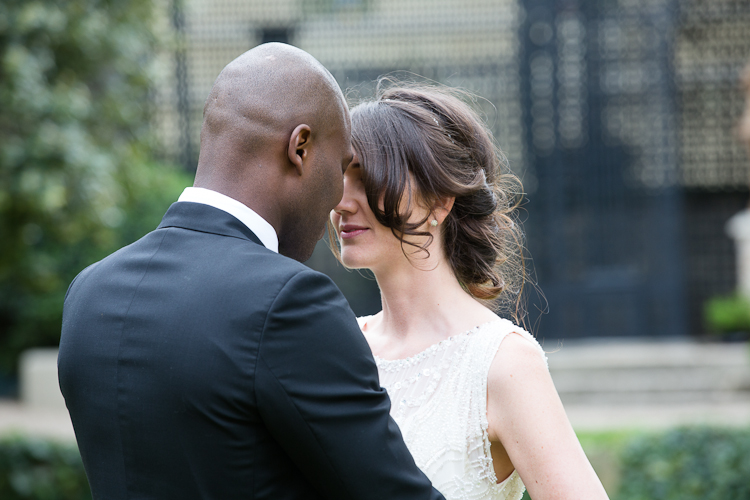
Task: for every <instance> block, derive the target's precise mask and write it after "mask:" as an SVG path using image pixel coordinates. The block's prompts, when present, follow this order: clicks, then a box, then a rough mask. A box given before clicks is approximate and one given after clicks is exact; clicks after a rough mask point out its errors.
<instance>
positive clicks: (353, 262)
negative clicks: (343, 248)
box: [341, 252, 369, 269]
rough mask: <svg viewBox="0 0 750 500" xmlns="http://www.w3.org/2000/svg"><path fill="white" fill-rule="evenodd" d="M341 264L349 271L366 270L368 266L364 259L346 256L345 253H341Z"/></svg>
mask: <svg viewBox="0 0 750 500" xmlns="http://www.w3.org/2000/svg"><path fill="white" fill-rule="evenodd" d="M341 262H343V263H344V266H346V267H348V268H349V269H368V268H369V266H368V265H367V263H366V262H365V261H364V259H362V258H359V257H357V256H354V255H351V254H350V255H347V254H346V253H345V252H342V253H341Z"/></svg>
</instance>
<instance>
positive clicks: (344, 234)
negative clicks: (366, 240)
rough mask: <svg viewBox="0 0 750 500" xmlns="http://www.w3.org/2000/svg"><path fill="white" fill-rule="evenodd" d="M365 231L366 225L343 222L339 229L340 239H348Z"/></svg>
mask: <svg viewBox="0 0 750 500" xmlns="http://www.w3.org/2000/svg"><path fill="white" fill-rule="evenodd" d="M365 231H367V228H366V227H362V226H354V225H349V224H344V225H342V226H341V231H340V232H339V234H340V235H341V239H342V240H348V239H351V238H354V237H356V236H359V235H360V234H362V233H364V232H365Z"/></svg>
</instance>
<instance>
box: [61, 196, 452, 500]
mask: <svg viewBox="0 0 750 500" xmlns="http://www.w3.org/2000/svg"><path fill="white" fill-rule="evenodd" d="M58 367H59V378H60V388H61V389H62V392H63V395H64V396H65V401H66V404H67V406H68V410H69V411H70V415H71V418H72V421H73V426H74V428H75V432H76V438H77V441H78V445H79V448H80V451H81V455H82V456H83V462H84V465H85V468H86V473H87V475H88V478H89V482H90V484H91V489H92V492H93V495H94V498H96V499H102V500H119V499H175V500H188V499H215V500H226V499H235V498H236V499H274V500H279V499H303V498H304V499H315V498H332V499H400V498H410V499H411V498H414V499H417V498H421V499H437V498H442V497H441V496H440V495H439V493H437V492H436V491H435V490H434V489H432V487H431V486H430V483H429V481H428V480H427V478H426V477H425V476H424V474H423V473H422V472H421V471H419V469H418V468H417V467H416V466H415V464H414V461H413V459H412V457H411V455H410V454H409V452H408V451H407V449H406V446H405V445H404V443H403V440H402V438H401V435H400V433H399V430H398V428H397V426H396V424H395V423H394V422H393V420H392V419H391V418H390V417H389V415H388V412H389V408H390V401H389V399H388V396H387V394H386V393H385V391H384V390H383V389H382V388H381V387H380V384H379V382H378V376H377V369H376V366H375V362H374V360H373V357H372V354H371V352H370V350H369V348H368V345H367V343H366V341H365V340H364V338H363V336H362V334H361V332H360V331H359V328H358V327H357V324H356V320H355V318H354V315H353V313H352V311H351V309H350V308H349V306H348V304H347V303H346V301H345V299H344V297H343V296H342V295H341V293H340V292H339V290H338V289H337V288H336V286H335V285H334V284H333V283H332V282H331V280H330V279H328V278H327V277H326V276H325V275H323V274H320V273H318V272H315V271H312V270H310V269H309V268H307V267H305V266H304V265H302V264H300V263H298V262H296V261H293V260H291V259H288V258H286V257H283V256H281V255H278V254H276V253H274V252H272V251H270V250H268V249H266V248H265V247H264V246H263V245H262V244H260V241H259V240H258V238H257V237H256V236H255V235H254V234H253V233H252V231H250V230H249V229H248V228H247V227H246V226H245V225H243V224H242V223H241V222H240V221H239V220H237V219H236V218H234V217H233V216H231V215H229V214H227V213H225V212H223V211H221V210H218V209H216V208H213V207H210V206H207V205H201V204H197V203H187V202H180V203H175V204H174V205H172V207H171V208H170V209H169V211H168V212H167V214H166V215H165V216H164V219H163V221H162V223H161V225H160V226H159V227H158V228H157V229H156V230H155V231H153V232H151V233H149V234H147V235H146V236H144V237H143V238H142V239H140V240H139V241H137V242H135V243H133V244H132V245H129V246H127V247H125V248H123V249H121V250H119V251H118V252H115V253H114V254H112V255H110V256H109V257H107V258H105V259H104V260H102V261H100V262H98V263H96V264H94V265H92V266H90V267H88V268H87V269H85V270H84V271H83V272H82V273H81V274H80V275H78V277H76V279H75V280H74V281H73V283H72V284H71V286H70V288H69V290H68V294H67V296H66V299H65V308H64V314H63V325H62V338H61V341H60V354H59V359H58Z"/></svg>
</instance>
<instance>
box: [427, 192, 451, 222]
mask: <svg viewBox="0 0 750 500" xmlns="http://www.w3.org/2000/svg"><path fill="white" fill-rule="evenodd" d="M455 201H456V197H455V196H448V197H446V198H440V199H439V200H437V201H436V202H435V203H434V204H433V205H432V215H433V216H434V217H435V218H436V219H437V221H438V224H442V223H443V221H444V220H445V218H446V217H448V214H449V213H451V209H453V203H454V202H455Z"/></svg>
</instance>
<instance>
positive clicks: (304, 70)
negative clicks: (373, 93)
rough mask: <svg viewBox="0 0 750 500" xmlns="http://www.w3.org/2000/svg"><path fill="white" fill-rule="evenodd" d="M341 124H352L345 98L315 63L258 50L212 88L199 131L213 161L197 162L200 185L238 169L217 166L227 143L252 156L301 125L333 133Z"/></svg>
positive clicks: (291, 53)
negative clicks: (225, 170) (216, 148)
mask: <svg viewBox="0 0 750 500" xmlns="http://www.w3.org/2000/svg"><path fill="white" fill-rule="evenodd" d="M341 120H343V121H348V110H347V107H346V102H345V100H344V96H343V94H342V93H341V90H340V89H339V86H338V84H337V83H336V80H335V79H334V78H333V76H332V75H331V74H330V73H329V72H328V70H327V69H325V67H323V65H322V64H320V62H318V60H317V59H315V58H314V57H312V56H311V55H310V54H308V53H307V52H305V51H303V50H300V49H297V48H295V47H292V46H291V45H286V44H281V43H267V44H264V45H259V46H258V47H255V48H254V49H251V50H249V51H247V52H245V53H244V54H242V55H241V56H239V57H238V58H237V59H235V60H234V61H232V62H231V63H229V64H228V65H227V66H226V67H225V68H224V70H223V71H222V72H221V73H220V74H219V76H218V78H217V79H216V81H215V82H214V85H213V87H212V88H211V92H210V94H209V95H208V99H207V100H206V104H205V106H204V108H203V127H202V129H201V154H202V155H204V154H205V155H209V154H210V156H211V161H203V162H201V161H199V163H198V172H197V174H196V175H197V179H201V178H203V177H204V176H207V175H208V176H212V175H214V174H216V173H219V172H216V170H217V169H222V170H223V169H226V168H230V169H231V168H236V167H238V166H239V165H237V162H236V160H235V161H231V162H230V163H231V164H228V165H222V163H223V162H221V161H216V160H220V158H226V157H227V153H228V151H227V150H226V147H227V143H228V142H229V143H234V144H235V145H236V146H238V147H239V151H238V152H241V153H242V154H243V155H253V156H254V155H255V154H257V153H258V152H261V151H263V150H264V149H265V148H267V147H268V146H269V143H272V142H274V141H275V142H278V141H279V140H285V139H286V137H283V136H284V135H287V137H288V133H290V132H291V131H292V130H293V129H294V127H295V126H297V125H299V124H302V123H304V124H308V125H310V126H311V128H312V129H313V130H314V132H315V133H319V132H322V133H325V132H333V133H335V132H336V130H331V129H335V125H336V124H337V123H339V121H341ZM219 144H221V146H219ZM216 146H219V147H221V149H222V150H223V151H213V149H214V148H215V147H216ZM232 149H235V148H232ZM217 154H218V155H219V158H217V157H216V155H217ZM226 159H227V160H229V158H226ZM202 170H205V172H203V171H202ZM220 173H222V174H223V173H225V172H220Z"/></svg>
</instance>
